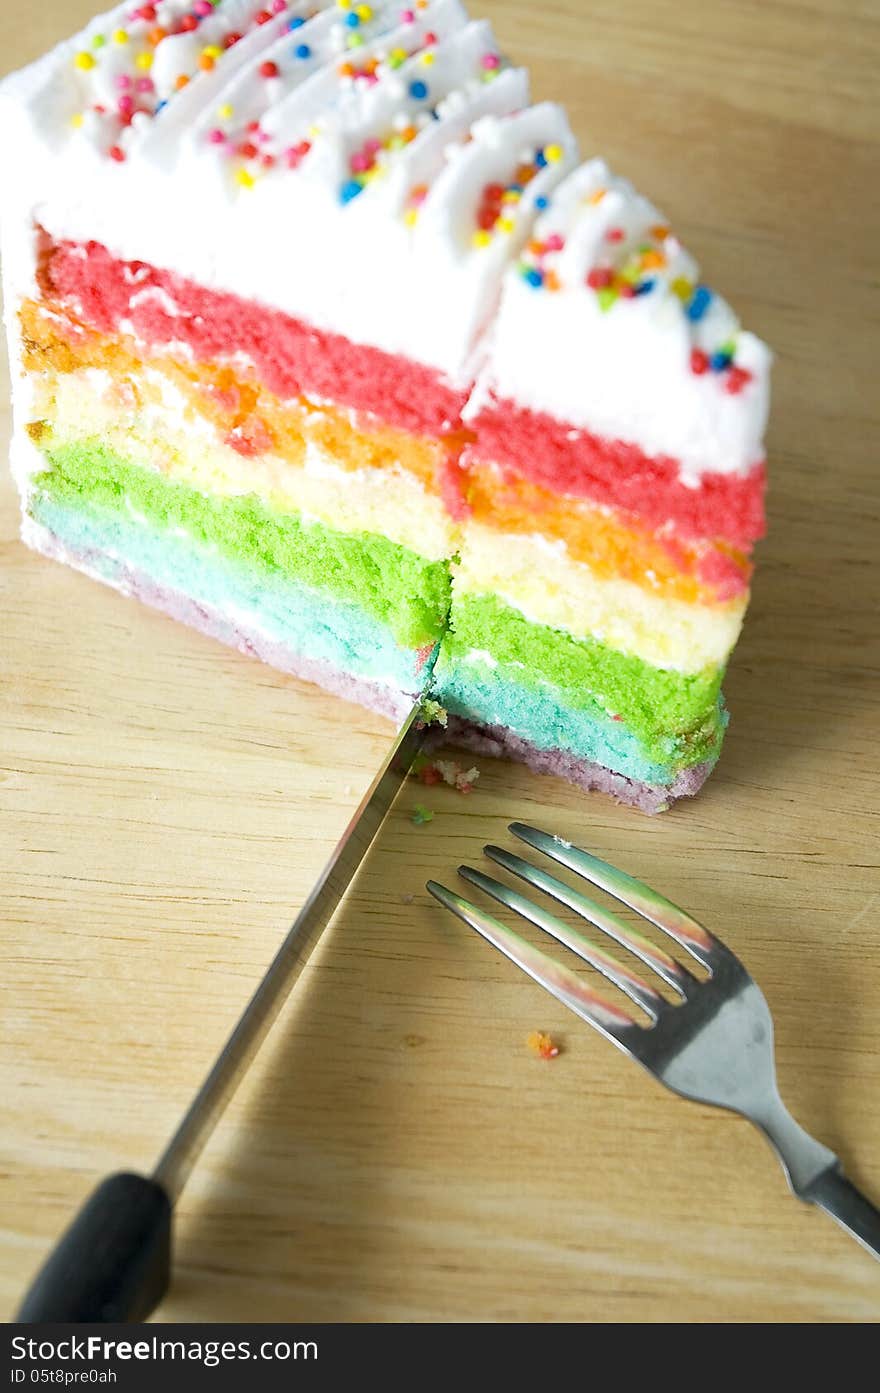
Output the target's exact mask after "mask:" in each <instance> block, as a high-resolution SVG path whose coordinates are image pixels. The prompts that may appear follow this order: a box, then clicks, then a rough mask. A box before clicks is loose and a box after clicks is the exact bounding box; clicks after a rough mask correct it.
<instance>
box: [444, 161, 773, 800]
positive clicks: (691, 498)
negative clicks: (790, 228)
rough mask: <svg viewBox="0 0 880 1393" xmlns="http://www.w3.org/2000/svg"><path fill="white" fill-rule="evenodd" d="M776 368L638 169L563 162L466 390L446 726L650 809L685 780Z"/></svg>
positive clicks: (692, 782) (718, 671) (685, 785)
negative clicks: (703, 274)
mask: <svg viewBox="0 0 880 1393" xmlns="http://www.w3.org/2000/svg"><path fill="white" fill-rule="evenodd" d="M768 373H769V355H768V352H767V349H766V348H765V346H764V345H763V344H762V343H761V342H760V341H759V340H757V339H756V338H755V337H754V336H753V335H752V334H748V333H744V332H742V331H741V330H740V327H739V325H738V323H737V321H736V318H735V317H734V315H733V313H732V311H731V310H730V308H729V306H728V305H727V304H725V302H724V301H723V300H722V299H721V298H720V297H719V296H718V295H716V294H714V293H713V292H712V291H711V290H709V289H708V288H707V287H706V286H705V285H702V284H701V283H700V281H699V276H698V269H697V266H696V264H695V262H694V261H693V259H692V258H691V257H690V256H689V255H688V253H687V252H685V251H684V249H683V248H682V246H681V245H680V243H679V242H678V240H677V239H676V238H675V237H674V236H673V234H672V232H671V230H670V228H669V226H668V224H667V223H666V220H665V219H664V218H663V217H662V216H661V214H660V213H659V212H658V211H657V209H656V208H654V207H652V205H651V204H650V203H649V202H648V201H647V200H646V199H644V198H642V197H640V195H638V194H637V193H636V192H635V190H634V189H633V188H632V186H631V185H629V184H627V183H626V182H625V181H624V180H621V179H618V178H615V177H614V176H613V175H612V174H611V173H610V172H609V170H608V169H607V167H606V166H605V165H604V164H603V163H602V162H601V161H600V160H593V161H591V162H590V163H588V164H585V165H582V166H581V167H580V168H579V169H577V170H576V171H575V172H573V173H572V174H570V175H569V176H568V177H567V178H566V179H565V180H564V182H563V183H562V184H560V186H559V188H558V189H557V190H556V191H555V193H554V195H553V198H552V200H550V202H549V204H548V206H547V208H546V209H545V210H543V211H541V212H540V215H539V217H538V219H537V222H536V224H535V228H534V231H533V234H532V236H531V239H530V241H529V243H528V245H527V246H526V248H525V249H524V251H523V253H522V254H521V256H520V257H519V258H518V259H517V260H516V261H515V262H514V264H512V265H511V267H510V268H509V270H508V272H507V275H506V277H505V281H504V288H503V294H502V300H501V306H500V309H499V312H498V315H497V317H496V319H495V321H494V323H493V326H492V329H491V333H490V336H489V343H488V348H487V354H486V360H485V363H484V365H483V367H482V369H481V371H480V375H479V378H478V380H477V383H476V385H475V387H474V390H473V392H472V393H471V396H470V398H469V400H468V404H467V406H466V407H465V411H464V418H465V421H466V424H467V426H468V427H469V430H470V432H471V433H472V439H471V441H470V443H469V444H468V445H467V446H466V448H465V450H464V452H463V456H462V465H463V466H464V472H463V474H462V490H461V498H462V505H461V509H460V514H461V518H462V524H461V525H462V543H461V566H460V567H459V569H458V571H457V574H456V576H455V579H454V584H453V605H452V613H451V634H450V637H449V640H448V642H447V644H446V645H445V646H444V650H443V653H442V655H441V659H440V663H439V665H438V669H437V678H438V680H439V683H440V685H441V687H442V690H443V693H444V702H445V704H446V705H447V707H448V708H449V710H450V712H453V713H455V715H456V717H457V719H456V720H455V721H454V722H453V730H457V731H458V734H459V736H460V737H461V736H462V735H463V734H469V736H470V737H471V741H472V742H473V737H474V735H475V734H476V733H480V734H481V736H482V738H481V739H480V740H479V741H478V742H477V743H478V744H479V745H480V746H481V747H482V748H485V749H490V748H494V749H496V750H497V751H499V752H501V751H504V752H507V753H509V754H511V755H513V756H515V757H517V758H521V759H525V760H526V761H527V762H528V763H529V764H531V765H532V766H533V767H534V768H536V769H540V770H552V771H554V772H556V773H560V774H563V775H564V776H565V777H567V778H569V779H572V780H574V781H575V782H577V783H580V784H582V785H583V786H584V787H586V788H602V789H605V790H606V791H608V792H611V793H614V794H616V795H617V796H619V797H622V798H625V799H626V800H627V801H633V802H637V803H638V804H639V805H640V806H642V807H644V808H646V809H648V810H655V809H657V808H658V807H661V806H663V805H664V804H665V803H667V802H668V801H669V800H670V799H673V798H676V797H678V796H680V795H682V794H686V793H693V792H695V791H696V789H697V788H699V786H700V784H701V783H702V782H703V780H704V779H705V777H706V775H707V773H708V772H709V769H710V768H711V767H712V765H713V764H714V762H715V760H716V759H717V757H718V752H719V747H720V742H721V737H722V734H723V731H724V726H725V724H726V719H727V717H726V713H725V710H724V706H723V702H722V698H721V695H720V684H721V679H722V676H723V673H724V665H725V663H726V661H727V657H728V654H729V652H730V650H731V648H732V647H733V645H734V643H735V642H736V638H737V635H738V633H739V630H740V626H741V624H742V618H743V614H744V612H745V606H746V601H747V597H748V582H749V574H750V566H749V561H748V553H749V551H750V548H751V546H752V544H753V543H754V541H755V540H756V539H757V538H758V537H760V535H761V533H762V531H763V491H764V466H763V454H762V447H761V435H762V431H763V428H764V424H765V420H766V415H767V405H768ZM475 727H476V728H477V730H476V731H475ZM480 728H482V730H480Z"/></svg>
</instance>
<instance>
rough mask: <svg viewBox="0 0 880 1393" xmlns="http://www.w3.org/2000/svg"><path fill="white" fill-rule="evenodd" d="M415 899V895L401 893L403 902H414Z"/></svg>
mask: <svg viewBox="0 0 880 1393" xmlns="http://www.w3.org/2000/svg"><path fill="white" fill-rule="evenodd" d="M414 900H415V895H401V897H400V902H401V904H412V903H413V901H414Z"/></svg>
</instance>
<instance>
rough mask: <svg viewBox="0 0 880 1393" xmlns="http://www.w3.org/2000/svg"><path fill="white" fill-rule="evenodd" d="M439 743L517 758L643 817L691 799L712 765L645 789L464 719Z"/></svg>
mask: <svg viewBox="0 0 880 1393" xmlns="http://www.w3.org/2000/svg"><path fill="white" fill-rule="evenodd" d="M437 736H438V738H437V740H436V741H435V743H436V744H438V745H439V744H455V745H462V746H464V748H465V749H467V750H472V751H473V752H474V754H479V755H492V756H493V757H495V758H498V759H505V758H506V759H513V760H516V761H517V762H518V763H520V764H526V765H528V767H529V768H530V769H533V770H534V771H535V773H536V774H555V775H557V777H558V778H560V779H566V780H567V781H568V782H569V783H572V784H577V785H578V787H579V788H583V789H585V790H586V791H587V792H593V791H595V792H598V793H605V794H608V795H609V796H610V797H611V798H616V799H617V801H618V802H619V803H626V804H628V805H629V806H630V807H632V808H638V809H639V811H640V812H643V813H662V812H665V811H666V809H667V808H668V807H669V805H670V804H671V803H674V802H675V801H676V799H678V798H691V797H693V795H694V794H695V793H697V792H698V790H699V789H700V788H701V787H702V785H703V784H704V783H705V781H706V779H707V778H708V776H709V774H710V773H711V771H712V768H713V764H714V761H710V760H706V761H704V762H703V763H702V764H695V765H692V766H691V768H690V769H683V770H682V771H681V773H680V774H679V775H678V776H677V777H676V779H675V781H674V782H673V783H671V784H647V783H642V782H640V781H639V780H636V779H626V778H624V777H623V775H622V774H615V773H614V772H613V770H611V769H606V768H604V766H603V765H601V764H593V763H591V762H590V761H589V760H586V759H578V758H577V757H576V756H575V755H572V754H569V753H568V752H567V751H565V750H539V749H538V748H537V746H535V745H532V744H531V743H530V742H529V741H528V740H523V738H522V737H521V736H519V735H516V734H514V732H513V731H512V730H508V729H507V728H506V727H504V726H482V725H475V724H474V723H473V722H472V721H467V720H465V719H463V717H461V716H453V715H450V716H449V717H448V724H447V726H446V728H445V730H442V731H441V730H438V732H437Z"/></svg>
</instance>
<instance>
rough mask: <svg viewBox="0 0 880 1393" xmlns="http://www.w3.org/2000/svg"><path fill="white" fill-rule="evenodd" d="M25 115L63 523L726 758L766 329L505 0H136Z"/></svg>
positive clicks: (95, 563) (600, 729)
mask: <svg viewBox="0 0 880 1393" xmlns="http://www.w3.org/2000/svg"><path fill="white" fill-rule="evenodd" d="M0 132H2V147H0V164H2V167H3V173H4V200H3V223H2V229H0V230H2V257H3V268H4V287H5V305H6V313H7V319H8V325H9V331H10V341H11V345H12V347H11V357H12V363H13V388H14V406H15V412H14V420H15V429H14V437H13V447H12V450H13V469H14V472H15V476H16V479H17V482H18V485H19V488H20V492H21V498H22V515H23V524H22V535H23V538H24V540H25V541H26V542H27V543H28V544H29V545H30V546H32V547H34V548H36V549H37V550H38V551H40V552H43V553H44V554H46V555H48V556H51V557H55V558H57V559H59V560H62V561H65V562H67V563H69V564H70V565H72V566H75V567H77V568H78V569H79V570H81V571H85V572H86V573H87V574H89V575H92V576H94V577H96V578H97V579H100V580H103V581H105V582H106V583H107V584H109V585H112V586H115V587H116V588H117V589H118V590H120V591H122V592H123V593H125V594H128V595H134V596H136V597H138V598H140V599H142V600H145V601H146V602H147V603H149V604H151V605H154V606H156V607H158V608H160V609H162V610H165V611H166V612H167V613H169V614H171V615H174V616H175V617H177V618H180V619H183V620H184V621H185V622H187V623H189V624H192V625H194V626H195V627H197V628H199V629H202V630H204V631H205V632H207V633H210V634H213V635H215V636H216V637H218V638H220V639H222V640H224V641H225V642H227V643H230V644H233V645H235V646H236V647H237V648H239V649H241V650H242V651H244V652H246V653H249V654H253V655H255V656H257V657H260V658H262V659H264V660H265V661H267V662H269V663H272V664H274V665H275V666H276V667H279V668H281V669H283V670H284V671H286V672H289V673H292V674H294V675H296V676H299V677H302V678H305V679H307V680H309V681H312V682H315V683H318V684H319V685H320V686H322V687H324V688H326V689H327V690H329V691H331V692H334V693H336V694H338V695H340V696H343V697H347V698H349V699H352V700H354V701H357V702H360V703H363V704H364V705H367V706H370V707H372V708H374V709H376V710H378V711H381V712H384V713H385V714H387V715H388V716H390V717H392V718H399V717H400V716H401V715H402V714H403V712H405V711H406V710H407V709H408V708H409V707H410V705H411V704H412V701H413V698H414V697H415V696H416V695H417V694H420V693H430V695H431V696H432V697H433V698H434V699H435V700H436V701H437V702H439V703H440V704H441V705H442V706H443V707H444V708H445V709H446V711H447V713H448V733H449V735H450V736H451V737H453V738H454V739H456V740H457V741H460V742H464V743H465V744H468V745H470V746H472V747H474V748H478V749H482V750H489V751H492V752H495V753H503V754H507V755H510V756H512V757H514V758H516V759H520V760H524V761H525V762H526V763H528V764H530V765H531V766H532V767H534V768H536V769H538V770H548V771H552V772H555V773H558V774H562V775H563V776H565V777H566V778H568V779H570V780H573V781H574V782H576V783H578V784H580V785H582V786H583V787H585V788H598V789H602V790H605V791H606V792H609V793H611V794H613V795H614V796H616V797H617V798H619V799H621V800H622V801H625V802H629V803H632V804H635V805H637V806H639V807H641V808H643V809H645V810H647V811H656V810H658V809H660V808H663V807H665V806H667V805H668V804H669V803H670V802H671V801H672V800H673V799H675V798H676V797H678V796H680V795H683V794H690V793H694V792H695V791H696V790H697V788H698V787H699V786H700V784H701V783H702V781H703V780H704V779H705V777H706V775H707V773H708V772H709V770H710V769H711V767H712V765H713V764H714V762H715V760H716V759H717V757H718V752H719V747H720V742H721V738H722V735H723V731H724V726H725V723H726V714H725V710H724V705H723V700H722V697H721V692H720V683H721V678H722V674H723V672H724V667H725V663H726V661H727V658H728V655H729V653H730V650H731V648H732V646H733V644H734V643H735V641H736V638H737V634H738V632H739V628H740V625H741V623H742V618H743V613H744V610H745V606H746V602H747V598H748V583H749V573H750V563H749V553H750V550H751V547H752V545H753V543H754V542H755V540H756V539H757V538H758V537H760V535H761V533H762V529H763V504H762V498H763V487H764V464H763V449H762V433H763V430H764V425H765V421H766V415H767V406H768V395H769V384H768V378H769V357H770V355H769V353H768V350H767V349H766V348H765V346H764V345H763V344H762V343H761V342H760V341H759V340H758V339H756V338H755V337H754V336H753V335H751V334H749V333H746V332H744V331H742V330H741V329H740V326H739V324H738V321H737V320H736V318H735V316H734V314H733V312H732V311H731V309H730V308H729V306H728V305H727V304H726V303H725V301H724V300H722V299H721V298H720V297H719V296H718V295H717V294H716V293H714V292H713V291H711V290H709V289H708V288H707V287H706V286H705V285H704V284H703V283H702V282H701V281H700V278H699V272H698V268H697V266H696V264H695V262H694V260H693V258H692V257H691V256H690V255H689V254H688V253H687V252H686V251H685V250H684V249H683V247H682V246H681V245H680V243H679V242H678V241H677V239H676V238H675V237H674V235H673V233H672V232H671V230H670V228H669V227H668V225H667V224H666V222H665V220H664V218H663V217H662V216H661V214H660V213H659V212H658V211H657V210H656V209H655V208H654V207H652V205H651V204H650V203H649V202H648V201H647V200H646V199H644V198H643V197H642V196H641V195H639V194H638V193H637V192H636V191H635V190H634V189H633V188H632V187H631V185H629V184H628V183H626V182H625V181H624V180H622V179H620V178H618V177H616V176H615V175H613V174H612V173H611V172H610V171H609V170H608V169H607V167H606V166H605V165H604V164H603V163H602V162H601V161H599V160H596V159H593V160H590V161H588V162H587V163H584V164H582V163H579V156H578V151H577V146H576V142H575V140H574V138H573V136H572V134H571V131H570V130H569V127H568V124H567V122H566V118H565V115H564V112H563V111H562V110H561V108H559V107H558V106H556V105H553V104H551V103H540V104H537V105H530V104H529V95H528V80H527V75H526V73H525V72H524V71H523V70H522V69H521V68H517V67H514V66H512V65H511V64H509V63H508V62H507V61H506V59H505V58H504V57H503V56H502V55H501V54H500V52H499V50H498V46H497V44H496V41H495V39H494V36H493V34H492V31H491V28H490V27H489V25H488V24H486V23H484V22H479V21H477V22H472V21H471V20H469V18H468V16H467V15H466V13H465V11H464V9H463V7H462V6H461V5H460V4H459V3H458V0H433V3H425V0H415V3H413V4H412V6H411V7H409V6H407V5H406V0H403V7H402V6H401V0H395V3H393V4H380V3H374V4H372V5H352V4H351V3H349V2H348V0H344V3H340V4H330V3H321V0H308V3H285V2H284V0H264V3H263V5H260V4H259V3H258V2H257V0H213V2H212V0H156V3H153V4H145V5H138V4H135V3H129V4H124V5H121V6H119V7H118V8H116V9H115V10H113V11H112V12H111V13H110V14H109V15H105V16H102V17H100V18H99V19H96V20H94V21H93V22H92V23H91V24H90V25H89V26H88V27H87V28H86V29H85V30H84V31H83V32H82V33H80V34H79V35H78V36H77V37H76V38H75V39H73V40H71V41H69V42H66V43H64V44H61V45H60V46H59V47H58V48H56V49H54V50H53V51H52V52H51V53H50V54H48V55H47V56H46V57H45V58H43V59H41V60H40V61H38V62H36V63H34V64H33V65H32V66H31V67H29V68H27V69H25V70H23V71H22V72H20V73H17V74H14V75H13V76H12V77H10V78H8V79H7V80H6V82H5V83H3V84H2V86H0ZM341 709H342V708H341Z"/></svg>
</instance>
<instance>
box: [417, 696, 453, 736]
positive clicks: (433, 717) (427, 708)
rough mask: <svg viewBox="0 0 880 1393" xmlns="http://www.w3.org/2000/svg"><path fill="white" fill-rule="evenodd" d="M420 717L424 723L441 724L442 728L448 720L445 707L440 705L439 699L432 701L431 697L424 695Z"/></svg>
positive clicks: (444, 727)
mask: <svg viewBox="0 0 880 1393" xmlns="http://www.w3.org/2000/svg"><path fill="white" fill-rule="evenodd" d="M422 717H423V718H424V721H425V725H429V726H432V725H438V726H442V727H443V729H444V730H445V729H446V726H447V724H448V722H449V715H448V713H447V711H446V708H445V707H443V706H441V705H440V703H439V701H434V699H433V697H426V698H425V700H424V701H423V702H422Z"/></svg>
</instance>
